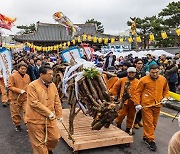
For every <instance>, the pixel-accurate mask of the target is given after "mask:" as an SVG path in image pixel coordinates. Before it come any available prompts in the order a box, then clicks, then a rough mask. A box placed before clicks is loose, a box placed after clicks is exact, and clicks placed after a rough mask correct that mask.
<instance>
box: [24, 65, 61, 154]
mask: <svg viewBox="0 0 180 154" xmlns="http://www.w3.org/2000/svg"><path fill="white" fill-rule="evenodd" d="M39 73H40V77H39V79H37V80H35V81H33V82H31V83H30V84H29V86H28V91H27V108H26V120H27V127H28V134H29V138H30V142H31V145H32V149H33V153H34V154H52V150H53V149H54V148H55V146H56V145H57V143H58V141H59V138H60V134H59V131H58V127H57V120H58V121H59V122H62V107H61V102H60V99H59V95H58V91H57V88H56V86H55V84H54V83H52V78H53V70H52V68H51V67H50V66H48V65H45V66H42V67H40V68H39Z"/></svg>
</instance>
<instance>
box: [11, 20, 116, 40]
mask: <svg viewBox="0 0 180 154" xmlns="http://www.w3.org/2000/svg"><path fill="white" fill-rule="evenodd" d="M76 25H77V26H79V27H80V28H81V29H80V31H78V32H77V33H76V34H75V36H81V35H83V34H86V35H92V36H96V37H115V36H113V35H108V34H100V33H98V32H97V27H96V25H95V24H76ZM14 38H15V40H16V41H20V42H21V41H28V42H60V41H70V40H72V38H71V36H70V35H67V33H66V29H65V27H64V26H61V25H59V24H49V23H40V22H37V30H36V31H35V32H34V33H31V34H23V35H15V37H14Z"/></svg>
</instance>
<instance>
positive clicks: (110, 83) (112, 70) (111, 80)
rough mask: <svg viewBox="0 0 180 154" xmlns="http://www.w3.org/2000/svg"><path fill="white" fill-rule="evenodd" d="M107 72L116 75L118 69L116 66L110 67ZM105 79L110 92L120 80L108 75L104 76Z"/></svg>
mask: <svg viewBox="0 0 180 154" xmlns="http://www.w3.org/2000/svg"><path fill="white" fill-rule="evenodd" d="M107 71H108V72H110V73H115V71H116V69H115V67H114V66H109V67H108V68H107ZM103 78H104V81H105V83H106V86H107V88H108V90H110V89H111V88H112V87H113V85H114V84H115V83H116V82H117V81H118V79H119V78H118V77H117V76H110V75H107V74H103Z"/></svg>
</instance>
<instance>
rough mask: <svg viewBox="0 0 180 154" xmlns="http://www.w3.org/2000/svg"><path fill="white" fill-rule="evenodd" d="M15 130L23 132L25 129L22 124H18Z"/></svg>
mask: <svg viewBox="0 0 180 154" xmlns="http://www.w3.org/2000/svg"><path fill="white" fill-rule="evenodd" d="M15 130H16V132H22V131H23V130H22V128H21V126H20V125H18V126H16V127H15Z"/></svg>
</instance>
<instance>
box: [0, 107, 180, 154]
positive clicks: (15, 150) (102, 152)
mask: <svg viewBox="0 0 180 154" xmlns="http://www.w3.org/2000/svg"><path fill="white" fill-rule="evenodd" d="M162 111H165V112H167V113H170V114H174V115H175V114H176V111H173V110H170V109H167V108H162ZM0 123H1V125H0V154H31V153H32V150H31V146H30V143H29V139H28V134H27V132H26V131H25V127H24V125H23V129H24V131H23V132H21V133H19V132H15V130H14V127H13V124H12V121H11V117H10V112H9V107H8V108H3V107H2V106H1V105H0ZM123 129H124V128H123ZM178 130H179V127H178V124H177V120H175V121H174V122H173V123H172V122H171V118H169V117H167V116H164V115H160V118H159V121H158V125H157V129H156V143H157V146H158V150H157V151H156V152H151V151H150V150H149V149H148V147H147V145H146V144H145V143H143V142H142V129H140V130H135V132H136V134H135V136H134V143H132V144H131V146H130V147H125V146H122V145H116V146H110V147H102V148H96V149H89V150H84V151H80V152H79V153H80V154H145V153H146V154H151V153H154V154H167V147H168V142H169V140H170V138H171V137H172V135H173V134H174V133H175V132H177V131H178ZM54 153H55V154H71V153H72V149H71V148H69V147H68V145H67V144H66V143H65V142H64V141H63V139H60V142H59V144H58V146H57V147H56V149H55V150H54Z"/></svg>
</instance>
